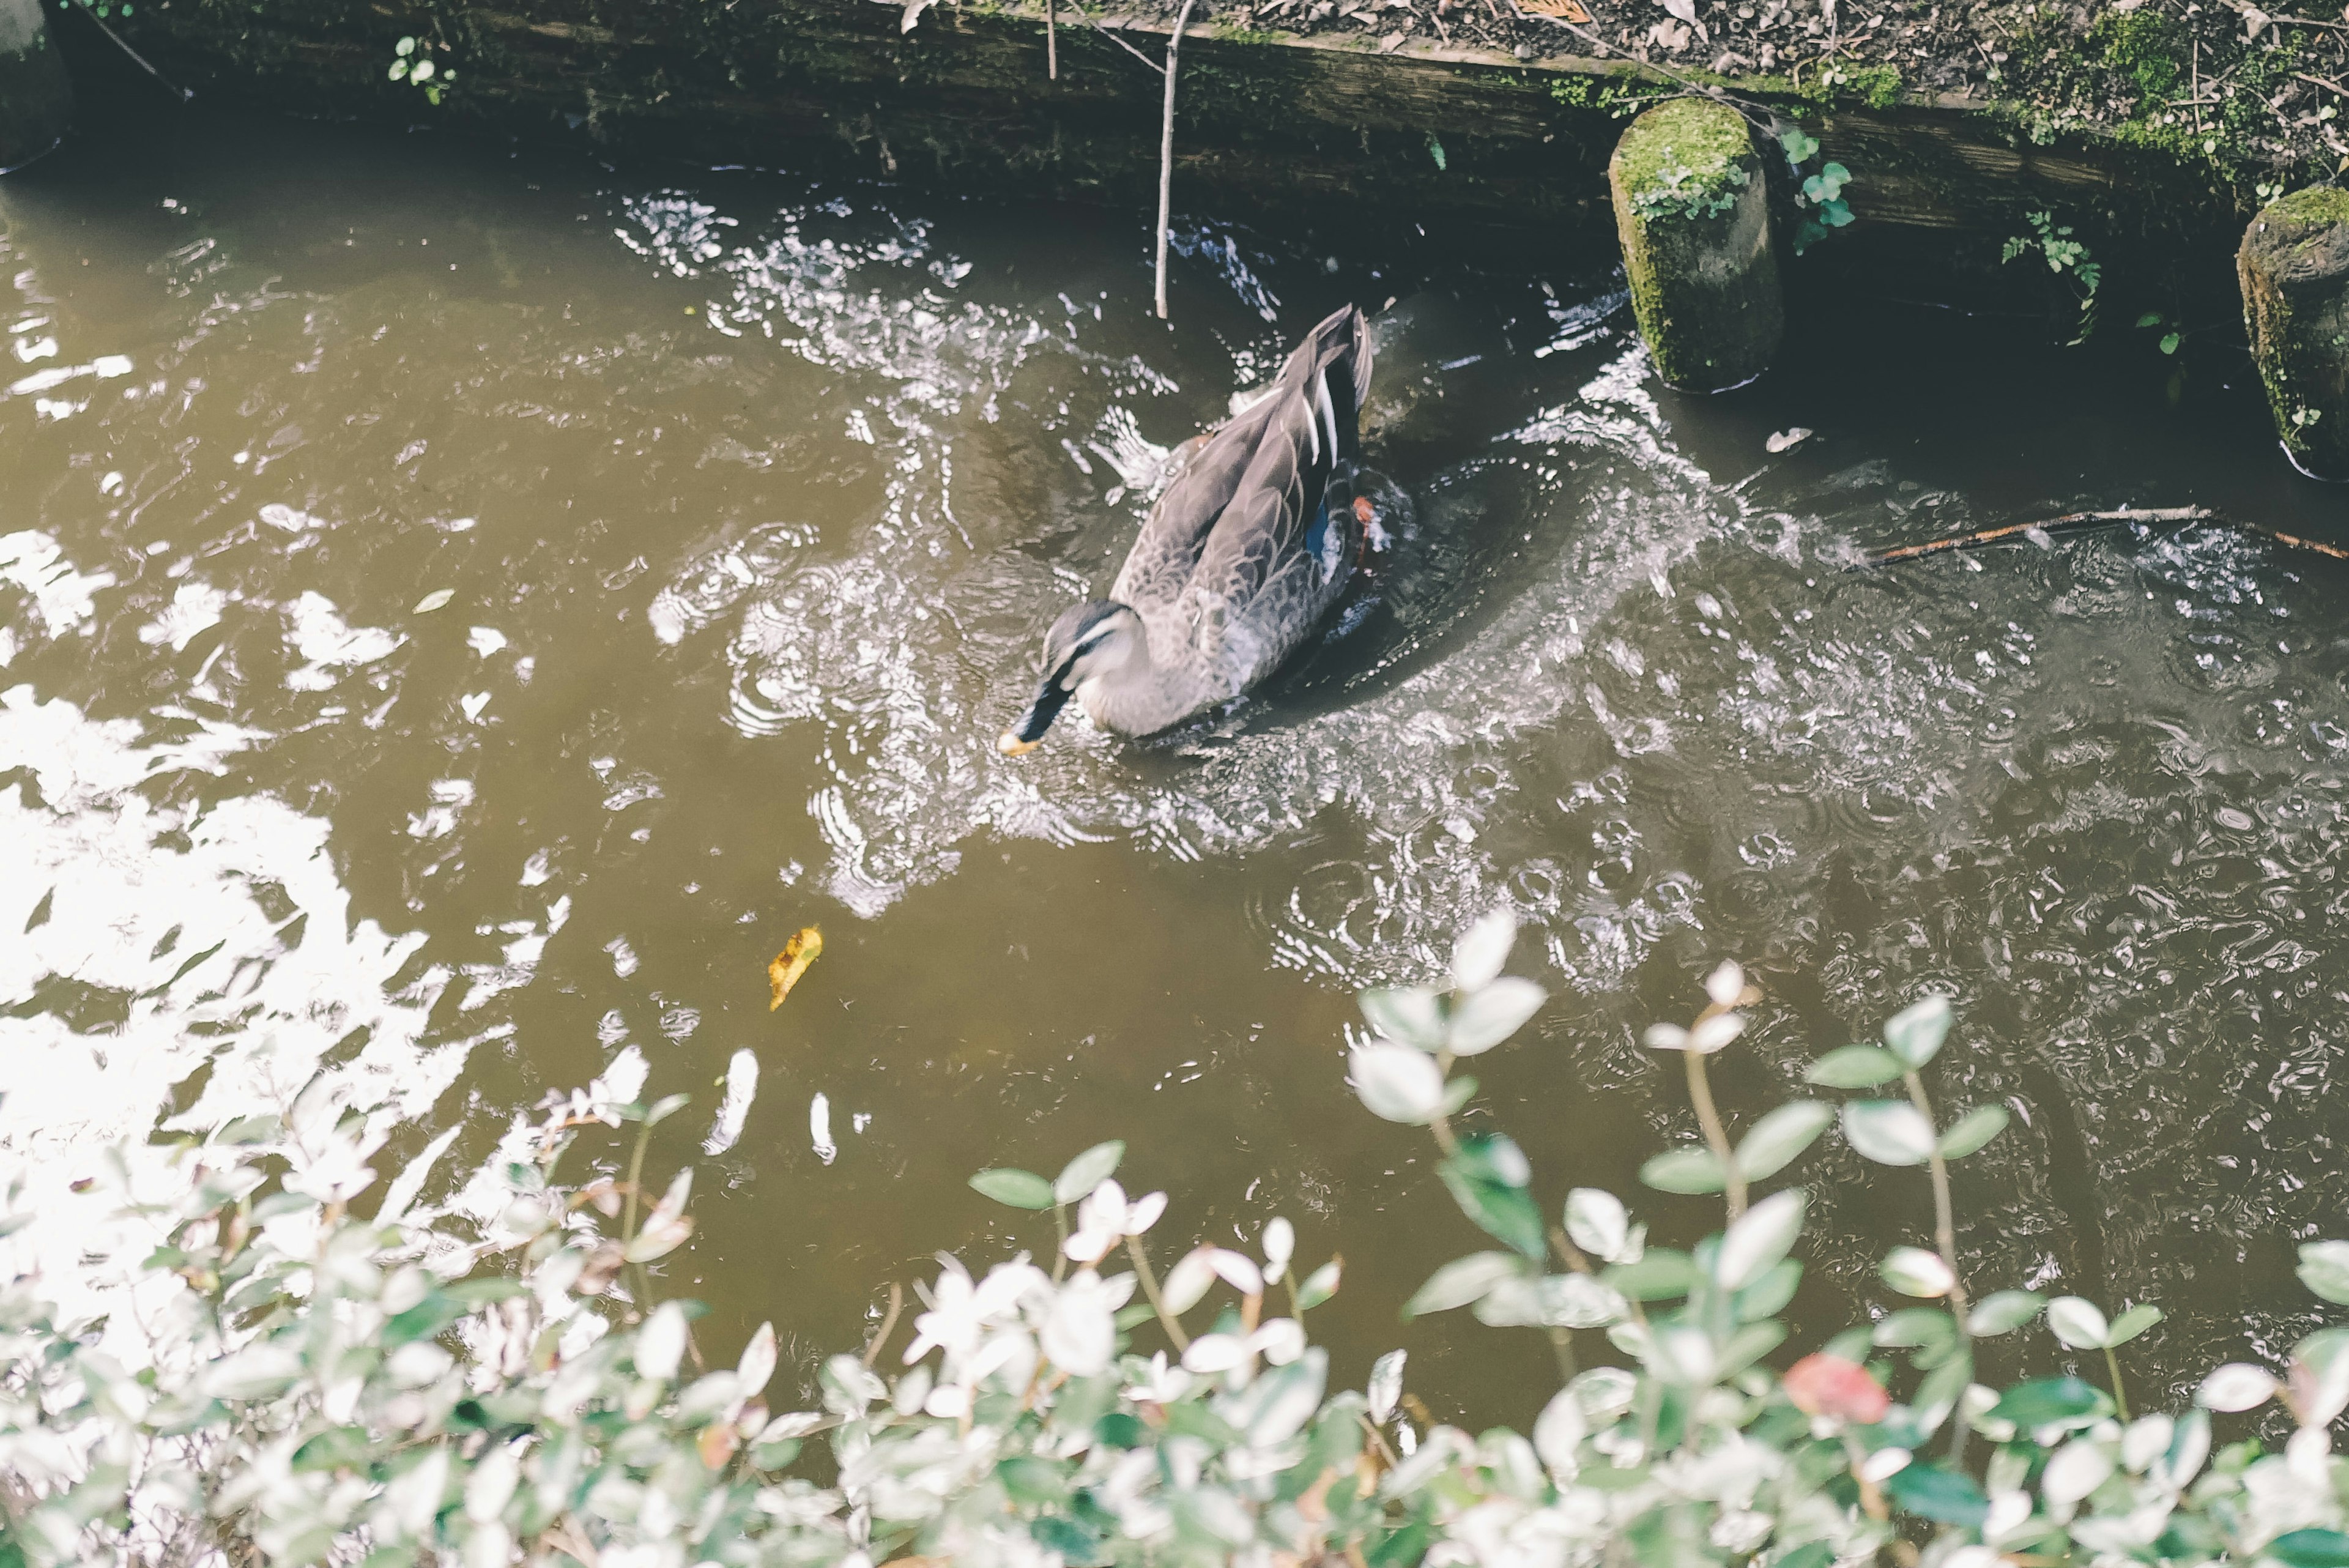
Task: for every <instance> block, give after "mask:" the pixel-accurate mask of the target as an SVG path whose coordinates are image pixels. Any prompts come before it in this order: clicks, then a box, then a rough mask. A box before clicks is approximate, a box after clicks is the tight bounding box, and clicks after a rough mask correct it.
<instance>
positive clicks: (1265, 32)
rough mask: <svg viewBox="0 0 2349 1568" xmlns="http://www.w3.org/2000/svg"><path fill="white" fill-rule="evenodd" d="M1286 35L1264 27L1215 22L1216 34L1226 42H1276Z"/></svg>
mask: <svg viewBox="0 0 2349 1568" xmlns="http://www.w3.org/2000/svg"><path fill="white" fill-rule="evenodd" d="M1287 36H1288V34H1286V33H1281V32H1276V31H1273V30H1271V29H1269V28H1264V27H1235V26H1231V25H1230V24H1229V23H1226V22H1218V23H1216V37H1218V38H1221V39H1222V40H1223V41H1224V42H1225V43H1226V44H1277V43H1278V42H1280V40H1281V39H1283V38H1285V37H1287Z"/></svg>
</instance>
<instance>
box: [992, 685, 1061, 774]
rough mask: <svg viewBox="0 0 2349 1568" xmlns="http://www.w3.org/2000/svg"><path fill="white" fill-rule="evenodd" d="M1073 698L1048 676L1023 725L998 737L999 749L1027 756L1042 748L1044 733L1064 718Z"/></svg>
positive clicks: (1009, 753)
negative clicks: (1065, 710)
mask: <svg viewBox="0 0 2349 1568" xmlns="http://www.w3.org/2000/svg"><path fill="white" fill-rule="evenodd" d="M1071 695H1072V693H1071V691H1069V689H1068V688H1066V687H1064V686H1062V685H1061V683H1060V682H1059V681H1058V680H1054V679H1052V678H1050V677H1049V676H1048V677H1046V678H1045V680H1044V683H1043V685H1041V686H1040V687H1039V688H1037V691H1036V701H1033V702H1031V703H1030V704H1029V705H1028V711H1027V712H1026V713H1025V714H1024V715H1022V716H1021V718H1020V720H1019V722H1018V723H1017V724H1014V725H1012V726H1011V728H1009V729H1008V730H1006V731H1004V732H1003V733H1002V734H1000V735H999V736H997V737H996V739H995V749H996V750H997V751H999V752H1001V753H1003V754H1004V755H1005V756H1007V757H1024V756H1026V755H1027V754H1028V753H1030V752H1032V751H1034V750H1035V749H1036V748H1037V747H1039V746H1040V745H1042V744H1043V743H1044V732H1045V731H1047V730H1049V729H1050V728H1051V727H1052V721H1053V720H1055V719H1057V718H1059V717H1060V716H1061V709H1063V708H1065V707H1067V706H1068V705H1069V698H1070V697H1071Z"/></svg>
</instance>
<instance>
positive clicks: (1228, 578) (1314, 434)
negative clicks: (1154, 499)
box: [996, 306, 1376, 756]
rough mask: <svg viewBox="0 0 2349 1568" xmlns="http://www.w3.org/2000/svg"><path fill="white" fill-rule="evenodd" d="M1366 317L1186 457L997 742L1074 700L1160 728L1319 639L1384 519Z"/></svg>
mask: <svg viewBox="0 0 2349 1568" xmlns="http://www.w3.org/2000/svg"><path fill="white" fill-rule="evenodd" d="M1371 358H1372V355H1371V333H1370V323H1369V322H1368V321H1367V320H1365V319H1364V317H1363V316H1362V313H1361V310H1360V309H1358V308H1356V307H1355V306H1345V307H1344V308H1343V309H1340V310H1338V311H1335V312H1333V313H1332V314H1331V315H1330V317H1328V318H1326V319H1325V320H1323V321H1322V322H1321V324H1320V325H1319V326H1318V327H1314V328H1313V330H1312V331H1311V332H1310V333H1309V334H1307V336H1306V337H1305V340H1304V341H1303V342H1301V343H1299V345H1298V346H1297V348H1296V349H1295V350H1294V351H1293V352H1292V353H1290V355H1289V356H1288V359H1287V360H1286V361H1285V362H1284V363H1283V364H1282V366H1281V369H1280V374H1279V375H1278V377H1277V378H1275V379H1274V380H1273V383H1272V385H1271V387H1270V389H1268V391H1267V392H1266V393H1265V394H1264V396H1262V397H1261V398H1258V399H1257V400H1256V401H1255V402H1253V403H1250V404H1248V405H1247V407H1246V408H1244V409H1243V410H1240V412H1239V413H1238V414H1237V415H1236V416H1235V417H1234V418H1233V419H1232V420H1231V421H1229V422H1228V423H1226V424H1225V425H1224V426H1223V427H1222V428H1220V429H1218V430H1216V431H1210V432H1207V433H1206V434H1203V435H1200V436H1195V437H1194V438H1192V440H1191V441H1188V442H1186V443H1185V446H1184V448H1182V449H1180V450H1179V451H1178V452H1177V454H1176V460H1177V463H1178V466H1177V467H1176V469H1175V472H1174V478H1173V479H1172V481H1171V482H1170V483H1168V484H1167V486H1166V488H1165V490H1164V493H1162V494H1161V495H1160V496H1159V498H1158V503H1157V504H1156V505H1155V506H1154V507H1152V508H1151V512H1150V515H1149V517H1148V518H1147V519H1146V520H1145V521H1144V522H1143V525H1142V532H1141V533H1140V535H1137V536H1136V537H1135V539H1134V541H1133V549H1132V550H1131V551H1130V552H1128V554H1127V556H1126V557H1125V565H1124V566H1123V567H1122V568H1121V569H1120V570H1119V572H1118V574H1117V579H1116V581H1115V582H1113V583H1112V584H1111V586H1110V591H1109V597H1107V598H1102V599H1089V600H1087V601H1085V602H1084V603H1082V604H1077V605H1071V607H1069V608H1068V609H1066V610H1064V611H1062V612H1061V616H1060V618H1058V619H1057V620H1055V621H1053V623H1052V625H1051V628H1050V630H1049V631H1047V632H1046V633H1045V634H1044V659H1043V671H1042V675H1041V678H1040V680H1039V681H1038V683H1037V687H1036V696H1035V700H1034V701H1032V702H1030V704H1029V706H1028V710H1027V711H1026V712H1025V713H1024V714H1022V715H1021V717H1020V719H1019V722H1018V723H1016V724H1014V725H1013V726H1012V727H1011V728H1009V729H1008V730H1006V731H1004V732H1003V733H1002V735H1001V736H1000V737H999V739H998V741H997V742H996V744H997V746H998V748H999V750H1000V751H1002V752H1003V753H1004V754H1005V755H1007V756H1023V755H1025V754H1026V753H1030V752H1032V751H1034V750H1035V749H1036V748H1037V747H1038V746H1040V745H1041V744H1042V743H1043V741H1044V735H1045V733H1046V732H1048V731H1049V730H1050V729H1051V727H1052V722H1053V721H1054V720H1056V719H1058V718H1059V717H1060V716H1061V711H1063V710H1064V709H1066V708H1067V707H1068V705H1069V703H1070V701H1071V700H1074V701H1075V702H1076V703H1077V705H1078V706H1079V707H1081V708H1082V709H1083V710H1084V711H1085V713H1086V715H1087V716H1088V717H1090V718H1091V719H1092V722H1093V723H1094V724H1095V725H1096V726H1098V727H1099V728H1101V729H1103V730H1106V731H1108V732H1111V733H1112V734H1116V735H1123V736H1128V737H1139V736H1143V735H1153V734H1156V733H1158V732H1160V731H1163V730H1167V729H1171V728H1173V727H1174V725H1177V724H1180V723H1182V722H1184V721H1185V720H1186V719H1189V718H1192V717H1194V716H1195V715H1197V714H1199V713H1203V712H1206V711H1207V710H1209V709H1211V708H1214V707H1216V706H1218V705H1219V704H1221V703H1224V702H1227V701H1231V700H1232V699H1233V698H1235V697H1237V696H1239V695H1240V694H1241V693H1242V692H1244V691H1248V690H1249V689H1250V688H1252V687H1254V686H1256V685H1257V683H1258V682H1260V681H1262V680H1264V679H1265V678H1266V677H1268V676H1269V675H1271V674H1272V673H1273V672H1274V671H1275V670H1278V669H1279V668H1280V666H1281V665H1282V664H1283V663H1285V662H1286V661H1287V660H1288V657H1289V656H1290V655H1291V654H1293V653H1294V652H1296V651H1297V649H1298V648H1299V646H1300V645H1301V644H1302V643H1303V642H1304V641H1305V640H1306V639H1308V638H1309V637H1310V636H1311V635H1312V634H1313V632H1314V630H1315V629H1316V628H1318V627H1319V624H1320V622H1321V621H1322V619H1323V618H1325V617H1326V616H1327V615H1328V614H1329V613H1330V610H1331V609H1332V608H1333V607H1335V606H1336V605H1337V603H1338V601H1339V600H1340V598H1342V597H1344V596H1345V592H1346V587H1347V585H1348V584H1349V582H1350V580H1351V579H1352V576H1353V574H1354V571H1355V569H1356V567H1357V566H1359V564H1360V561H1361V556H1362V554H1363V552H1364V548H1365V545H1366V542H1367V539H1368V536H1369V530H1371V528H1373V527H1374V526H1375V521H1376V512H1375V509H1374V508H1373V507H1372V506H1371V503H1370V502H1369V501H1368V500H1367V499H1365V498H1364V497H1362V496H1361V494H1360V493H1358V491H1357V488H1356V482H1357V476H1358V474H1359V472H1360V464H1361V407H1362V403H1363V401H1364V400H1365V399H1367V398H1368V397H1369V396H1370V390H1371Z"/></svg>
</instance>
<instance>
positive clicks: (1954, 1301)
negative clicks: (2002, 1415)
mask: <svg viewBox="0 0 2349 1568" xmlns="http://www.w3.org/2000/svg"><path fill="white" fill-rule="evenodd" d="M1901 1078H1902V1080H1903V1081H1904V1082H1905V1083H1906V1084H1907V1085H1909V1104H1910V1105H1912V1106H1916V1107H1917V1114H1918V1115H1919V1116H1923V1117H1924V1118H1925V1125H1926V1127H1932V1126H1933V1103H1932V1101H1931V1100H1930V1099H1929V1098H1927V1097H1926V1095H1925V1080H1924V1079H1923V1078H1922V1077H1920V1075H1918V1072H1917V1070H1916V1069H1915V1068H1914V1067H1911V1068H1910V1069H1909V1071H1908V1072H1906V1073H1904V1074H1902V1075H1901ZM1926 1164H1927V1168H1928V1170H1929V1171H1930V1173H1931V1175H1932V1178H1933V1246H1934V1249H1935V1251H1939V1252H1940V1255H1941V1266H1942V1267H1943V1268H1945V1269H1947V1270H1949V1272H1950V1315H1951V1317H1953V1318H1955V1319H1956V1320H1957V1324H1958V1338H1959V1340H1960V1341H1961V1342H1962V1343H1963V1344H1964V1345H1965V1347H1966V1355H1967V1357H1968V1358H1969V1359H1971V1357H1972V1355H1973V1352H1974V1331H1973V1330H1972V1328H1971V1327H1970V1326H1969V1325H1968V1324H1967V1322H1966V1319H1967V1317H1968V1315H1969V1311H1968V1307H1967V1303H1966V1282H1965V1279H1964V1277H1963V1276H1962V1275H1961V1274H1960V1273H1959V1272H1958V1222H1957V1211H1956V1207H1955V1205H1953V1204H1952V1203H1951V1200H1950V1162H1949V1161H1948V1160H1946V1159H1943V1158H1941V1145H1940V1137H1939V1135H1936V1136H1935V1138H1934V1143H1933V1152H1932V1154H1931V1156H1930V1158H1928V1160H1927V1162H1926ZM1965 1457H1966V1420H1965V1414H1964V1412H1963V1411H1961V1410H1955V1409H1952V1410H1951V1412H1950V1462H1951V1464H1953V1465H1954V1464H1957V1463H1960V1462H1961V1461H1962V1460H1963V1459H1965Z"/></svg>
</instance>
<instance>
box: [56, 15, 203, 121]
mask: <svg viewBox="0 0 2349 1568" xmlns="http://www.w3.org/2000/svg"><path fill="white" fill-rule="evenodd" d="M76 9H77V10H78V11H79V12H80V13H81V14H82V15H83V16H87V17H88V18H89V20H90V21H91V23H92V24H94V25H95V26H97V28H98V31H99V32H101V33H103V34H105V35H106V36H108V37H109V38H110V39H112V40H113V42H114V47H116V48H118V49H120V50H121V51H122V52H123V53H124V54H126V55H129V57H130V60H131V63H132V64H133V65H135V66H137V67H139V68H140V70H142V71H145V72H146V73H147V74H148V75H149V76H150V77H153V78H155V79H156V80H157V81H159V82H161V83H162V84H163V86H164V87H165V88H167V89H168V90H169V91H170V92H171V96H172V97H174V98H176V99H179V100H180V101H181V103H186V102H187V101H188V100H189V99H192V98H194V97H195V96H196V95H195V93H194V92H193V91H191V89H189V88H183V87H181V85H180V84H179V83H177V82H175V81H173V80H172V79H171V78H169V77H167V76H165V75H164V74H163V73H162V72H161V71H159V70H157V69H156V68H155V67H153V66H150V65H149V64H148V63H147V57H146V56H144V55H142V54H140V52H139V51H138V50H136V49H134V48H132V47H130V46H129V44H126V43H124V42H123V41H122V35H121V34H119V33H118V32H116V31H115V30H114V29H113V28H111V27H109V26H107V25H106V22H105V19H104V18H103V17H101V16H98V13H97V12H96V11H95V10H92V9H91V8H90V7H89V6H87V5H82V6H77V7H76Z"/></svg>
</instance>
